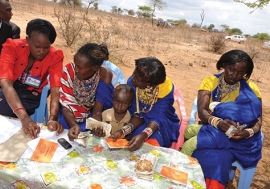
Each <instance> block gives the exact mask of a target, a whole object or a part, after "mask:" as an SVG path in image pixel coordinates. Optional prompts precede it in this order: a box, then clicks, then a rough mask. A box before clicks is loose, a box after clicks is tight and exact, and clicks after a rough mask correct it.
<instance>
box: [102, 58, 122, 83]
mask: <svg viewBox="0 0 270 189" xmlns="http://www.w3.org/2000/svg"><path fill="white" fill-rule="evenodd" d="M102 65H103V66H106V67H107V68H109V69H110V70H111V71H112V72H113V74H114V76H113V80H112V85H113V86H115V85H116V84H117V83H119V84H126V83H127V81H126V78H125V76H124V74H123V72H122V71H121V69H120V68H119V67H117V66H116V65H115V64H113V63H111V62H109V61H108V60H104V61H103V63H102Z"/></svg>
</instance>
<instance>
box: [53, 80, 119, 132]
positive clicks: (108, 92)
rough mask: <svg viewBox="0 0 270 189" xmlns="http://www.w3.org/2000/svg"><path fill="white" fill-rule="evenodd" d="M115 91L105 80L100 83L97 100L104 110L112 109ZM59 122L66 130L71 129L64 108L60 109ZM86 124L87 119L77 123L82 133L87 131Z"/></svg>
mask: <svg viewBox="0 0 270 189" xmlns="http://www.w3.org/2000/svg"><path fill="white" fill-rule="evenodd" d="M113 90H114V87H113V86H112V85H111V84H107V83H105V82H104V81H103V80H100V81H99V84H98V87H97V91H96V100H98V101H99V102H100V103H101V104H102V105H103V110H107V109H110V108H112V105H113ZM91 115H92V111H90V113H89V115H88V117H91ZM88 117H87V118H88ZM58 120H59V122H60V123H61V124H62V126H63V127H64V128H65V129H70V126H69V125H68V124H67V122H66V120H65V118H64V115H63V112H62V108H60V111H59V119H58ZM85 123H86V119H84V120H83V122H77V124H78V125H79V126H80V128H81V131H86V128H85V127H86V125H85Z"/></svg>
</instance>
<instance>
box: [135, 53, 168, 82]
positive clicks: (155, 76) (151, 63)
mask: <svg viewBox="0 0 270 189" xmlns="http://www.w3.org/2000/svg"><path fill="white" fill-rule="evenodd" d="M135 65H136V68H135V69H136V71H137V72H138V73H139V75H140V76H141V77H142V78H143V80H144V81H145V82H148V83H150V85H155V86H156V85H159V84H161V83H164V81H165V79H166V71H165V66H164V65H163V64H162V62H161V61H160V60H158V59H157V58H155V57H146V58H140V59H137V60H135Z"/></svg>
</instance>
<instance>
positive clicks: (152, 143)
mask: <svg viewBox="0 0 270 189" xmlns="http://www.w3.org/2000/svg"><path fill="white" fill-rule="evenodd" d="M145 142H146V143H148V144H151V145H153V146H160V145H159V143H158V141H157V140H156V139H154V138H149V139H147V140H146V141H145Z"/></svg>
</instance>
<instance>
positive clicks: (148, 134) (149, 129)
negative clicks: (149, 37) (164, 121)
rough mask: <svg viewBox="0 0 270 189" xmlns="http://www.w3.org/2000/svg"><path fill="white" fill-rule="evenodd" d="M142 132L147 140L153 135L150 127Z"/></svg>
mask: <svg viewBox="0 0 270 189" xmlns="http://www.w3.org/2000/svg"><path fill="white" fill-rule="evenodd" d="M142 132H145V133H146V134H147V138H149V137H150V136H151V135H152V134H153V129H152V128H151V127H146V128H145V129H144V130H143V131H142Z"/></svg>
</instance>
